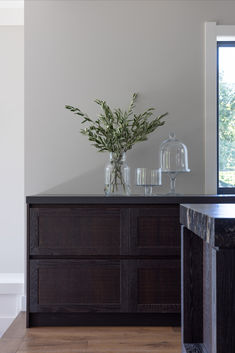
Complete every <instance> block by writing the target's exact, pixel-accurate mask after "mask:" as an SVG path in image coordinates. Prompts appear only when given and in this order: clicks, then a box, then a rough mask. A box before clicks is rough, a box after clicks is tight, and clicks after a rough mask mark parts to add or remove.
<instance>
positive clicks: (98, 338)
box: [0, 314, 181, 353]
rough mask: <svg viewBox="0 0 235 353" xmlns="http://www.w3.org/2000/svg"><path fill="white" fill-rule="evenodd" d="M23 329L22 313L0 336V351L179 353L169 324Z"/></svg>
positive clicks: (177, 333)
mask: <svg viewBox="0 0 235 353" xmlns="http://www.w3.org/2000/svg"><path fill="white" fill-rule="evenodd" d="M23 330H25V315H24V314H22V315H20V317H19V318H18V319H17V322H16V324H14V325H13V327H12V328H11V329H10V331H9V332H8V331H7V332H6V336H9V335H10V336H11V339H6V338H5V339H4V340H3V339H0V348H1V349H0V352H1V353H110V352H112V353H145V352H146V353H181V344H180V331H179V329H177V328H172V327H37V328H30V329H26V330H25V333H24V335H23V336H22V337H21V338H18V339H16V338H14V332H15V334H16V335H18V332H23Z"/></svg>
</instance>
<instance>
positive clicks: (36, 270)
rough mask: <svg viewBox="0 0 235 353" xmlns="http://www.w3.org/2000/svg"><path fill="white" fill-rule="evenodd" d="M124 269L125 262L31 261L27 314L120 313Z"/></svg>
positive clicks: (124, 289)
mask: <svg viewBox="0 0 235 353" xmlns="http://www.w3.org/2000/svg"><path fill="white" fill-rule="evenodd" d="M124 267H125V261H123V263H122V264H121V263H120V261H112V260H31V261H30V312H99V311H100V312H120V311H122V312H124V311H125V310H126V309H127V308H126V306H125V305H126V303H127V299H126V294H125V291H127V286H125V273H126V271H125V270H124ZM121 279H122V283H121Z"/></svg>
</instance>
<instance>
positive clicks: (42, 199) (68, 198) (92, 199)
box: [26, 194, 235, 205]
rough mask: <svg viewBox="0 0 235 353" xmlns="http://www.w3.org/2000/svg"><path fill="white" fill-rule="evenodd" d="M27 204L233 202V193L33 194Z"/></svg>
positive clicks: (234, 201)
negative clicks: (169, 194) (153, 194)
mask: <svg viewBox="0 0 235 353" xmlns="http://www.w3.org/2000/svg"><path fill="white" fill-rule="evenodd" d="M26 202H27V203H28V204H107V205H112V204H114V205H118V204H119V205H120V204H123V205H133V204H136V205H138V204H145V205H146V204H149V205H154V204H180V203H235V194H234V195H176V196H168V195H157V196H141V195H132V196H104V195H43V194H39V195H33V196H27V197H26Z"/></svg>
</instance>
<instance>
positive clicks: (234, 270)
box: [180, 204, 235, 353]
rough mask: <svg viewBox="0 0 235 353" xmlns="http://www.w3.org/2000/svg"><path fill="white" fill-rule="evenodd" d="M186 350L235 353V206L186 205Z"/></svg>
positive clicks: (183, 246) (183, 208)
mask: <svg viewBox="0 0 235 353" xmlns="http://www.w3.org/2000/svg"><path fill="white" fill-rule="evenodd" d="M180 222H181V224H182V231H181V237H182V238H181V250H182V253H181V261H182V272H181V274H182V277H181V283H182V288H181V300H182V321H181V322H182V352H183V353H185V352H186V353H198V352H200V353H232V352H235V204H213V205H209V204H186V205H181V206H180Z"/></svg>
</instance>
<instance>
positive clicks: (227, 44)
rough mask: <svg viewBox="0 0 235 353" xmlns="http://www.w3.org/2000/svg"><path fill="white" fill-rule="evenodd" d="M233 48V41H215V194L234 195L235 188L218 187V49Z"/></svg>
mask: <svg viewBox="0 0 235 353" xmlns="http://www.w3.org/2000/svg"><path fill="white" fill-rule="evenodd" d="M225 47H229V48H231V47H232V48H233V47H234V48H235V40H234V41H230V40H228V41H224V40H217V49H216V50H217V55H216V65H217V70H216V100H217V104H216V110H217V112H216V115H217V121H216V142H217V148H216V150H217V151H216V152H217V153H216V154H217V194H235V186H232V187H220V186H219V48H225Z"/></svg>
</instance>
